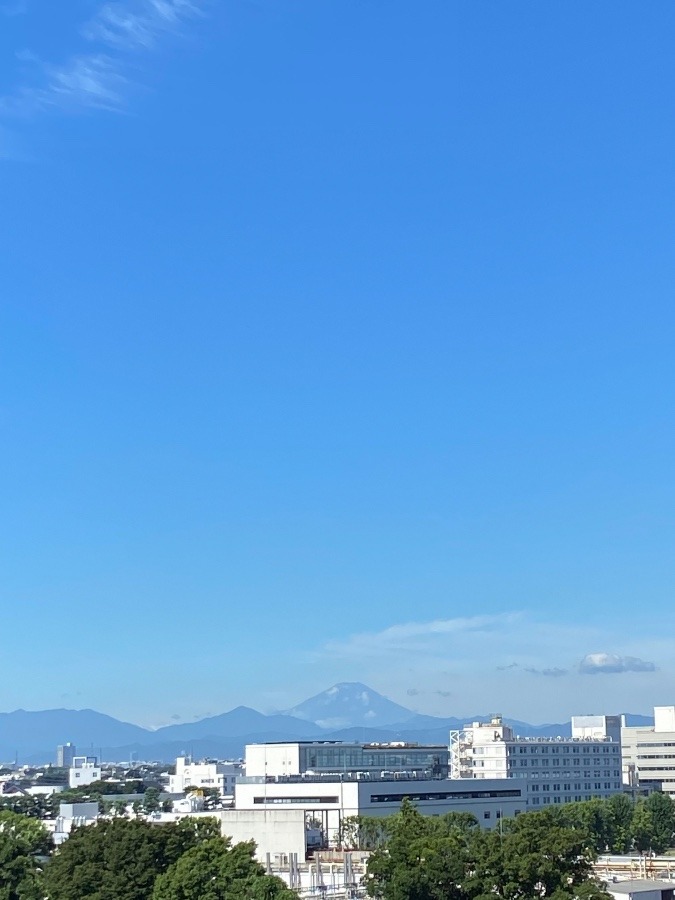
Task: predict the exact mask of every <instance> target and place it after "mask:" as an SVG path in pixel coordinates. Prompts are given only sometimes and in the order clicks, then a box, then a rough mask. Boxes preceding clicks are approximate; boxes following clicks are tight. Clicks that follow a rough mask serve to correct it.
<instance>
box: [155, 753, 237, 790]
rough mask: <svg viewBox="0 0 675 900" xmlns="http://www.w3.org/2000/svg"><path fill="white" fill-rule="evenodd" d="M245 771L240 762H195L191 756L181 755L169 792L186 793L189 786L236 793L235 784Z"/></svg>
mask: <svg viewBox="0 0 675 900" xmlns="http://www.w3.org/2000/svg"><path fill="white" fill-rule="evenodd" d="M242 772H243V763H240V762H211V761H205V762H193V761H192V759H191V758H190V757H189V756H179V757H178V759H177V760H176V773H175V775H169V793H170V794H184V793H185V791H186V790H187V788H189V787H196V788H199V789H200V790H203V789H204V788H215V789H216V790H217V791H218V793H219V794H220V795H221V797H223V796H231V795H232V794H234V785H235V782H236V780H237V778H238V776H239V775H241V774H242Z"/></svg>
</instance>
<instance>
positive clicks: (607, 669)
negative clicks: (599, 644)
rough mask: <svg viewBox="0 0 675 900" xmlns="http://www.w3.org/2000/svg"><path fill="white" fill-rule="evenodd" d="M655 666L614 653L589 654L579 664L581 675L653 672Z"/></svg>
mask: <svg viewBox="0 0 675 900" xmlns="http://www.w3.org/2000/svg"><path fill="white" fill-rule="evenodd" d="M655 671H656V666H655V665H654V663H653V662H649V661H648V660H644V659H638V657H637V656H617V655H616V654H614V653H589V654H587V655H586V656H584V658H583V659H582V660H581V662H580V663H579V672H580V673H581V674H582V675H600V674H604V675H619V674H622V673H623V672H655Z"/></svg>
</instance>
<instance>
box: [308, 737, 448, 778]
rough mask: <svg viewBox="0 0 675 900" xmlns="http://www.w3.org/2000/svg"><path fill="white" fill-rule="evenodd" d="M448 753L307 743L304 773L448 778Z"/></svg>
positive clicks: (446, 751)
mask: <svg viewBox="0 0 675 900" xmlns="http://www.w3.org/2000/svg"><path fill="white" fill-rule="evenodd" d="M448 759H449V753H448V750H446V749H445V748H443V747H412V746H401V747H393V746H391V745H389V746H381V747H378V746H373V745H368V744H364V745H358V744H306V745H304V746H301V747H300V771H301V772H303V773H304V772H335V773H340V772H378V774H379V773H380V772H409V773H412V772H417V773H420V774H422V773H424V774H425V775H427V776H429V777H432V778H447V776H448Z"/></svg>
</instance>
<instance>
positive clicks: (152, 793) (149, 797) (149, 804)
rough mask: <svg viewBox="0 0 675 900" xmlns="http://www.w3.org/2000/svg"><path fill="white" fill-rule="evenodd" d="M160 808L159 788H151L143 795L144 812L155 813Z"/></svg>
mask: <svg viewBox="0 0 675 900" xmlns="http://www.w3.org/2000/svg"><path fill="white" fill-rule="evenodd" d="M159 807H160V803H159V791H158V790H157V788H154V787H149V788H148V789H147V791H146V792H145V794H144V795H143V812H146V813H154V812H157V810H158V809H159Z"/></svg>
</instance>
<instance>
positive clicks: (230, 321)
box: [0, 0, 675, 726]
mask: <svg viewBox="0 0 675 900" xmlns="http://www.w3.org/2000/svg"><path fill="white" fill-rule="evenodd" d="M67 7H68V8H67V9H65V8H64V4H55V3H49V2H46V0H25V2H20V3H16V2H9V0H5V2H3V0H0V189H1V190H2V196H3V213H4V215H3V216H2V246H3V253H2V254H1V257H0V279H1V283H2V288H3V289H2V295H3V300H2V303H1V304H0V360H1V362H0V367H1V369H2V375H3V377H2V379H1V384H0V427H1V428H2V436H3V437H2V440H1V441H0V472H2V482H1V483H0V497H2V501H1V509H2V515H1V517H0V529H1V531H0V573H1V575H0V613H1V614H2V621H3V625H4V628H3V630H4V632H5V635H6V638H5V641H4V642H3V654H2V662H1V663H0V710H3V711H5V710H6V711H8V710H12V709H17V708H27V709H46V708H57V707H61V706H67V707H77V708H85V707H89V708H93V709H98V710H101V711H103V712H106V713H109V714H110V715H113V716H115V717H117V718H120V719H124V720H127V721H132V722H138V723H140V724H144V725H147V726H157V725H162V724H167V723H169V722H171V721H177V719H176V718H174V717H178V719H179V720H181V721H190V720H191V719H193V718H196V717H198V718H201V717H204V716H208V715H214V714H217V713H220V712H223V711H224V710H227V709H230V708H232V707H234V706H236V705H238V704H240V703H241V704H245V705H248V706H251V707H253V708H256V709H261V710H262V711H265V712H270V711H273V710H279V709H289V708H291V707H293V705H294V704H296V703H297V702H299V701H300V700H302V699H304V697H306V696H308V695H309V694H311V693H312V692H314V691H316V690H321V689H323V688H325V687H327V686H329V685H330V684H333V683H336V682H347V681H359V682H363V683H365V684H367V685H370V686H371V687H372V688H373V689H375V690H377V691H379V692H380V693H382V694H384V695H385V696H387V697H391V699H393V700H395V701H396V702H398V703H401V704H402V705H404V706H408V707H410V708H412V709H415V710H417V711H419V712H422V713H428V714H432V715H439V716H442V715H456V716H462V715H470V714H475V713H479V712H482V713H489V712H492V711H500V710H501V711H502V712H504V713H505V714H508V715H510V716H512V717H515V718H519V719H523V720H526V721H533V722H544V721H546V720H549V721H551V720H553V721H558V720H563V719H566V718H568V717H569V716H570V715H572V714H575V713H576V714H581V713H587V712H588V713H598V714H602V713H615V712H618V711H625V712H635V713H644V714H649V711H650V710H651V708H652V707H653V706H654V705H661V704H672V703H673V702H675V663H673V661H672V660H673V652H672V651H673V640H672V633H673V625H674V624H675V622H674V619H675V614H674V613H673V603H672V595H673V588H674V586H675V571H674V565H675V562H674V560H675V554H673V546H674V544H675V519H674V518H673V513H672V510H673V508H674V501H675V479H674V477H673V464H672V460H673V458H675V426H674V425H673V417H672V415H671V410H672V408H673V403H674V401H675V377H674V373H673V365H672V359H673V339H672V335H673V330H674V326H675V309H674V307H673V303H672V296H673V287H674V286H675V285H674V281H675V272H674V270H673V263H672V237H673V233H674V230H675V202H673V201H674V199H675V198H674V197H673V194H674V187H675V185H674V183H673V166H672V160H671V153H670V148H671V147H672V145H673V140H674V139H675V124H674V123H673V119H672V114H671V106H672V101H671V97H670V83H671V82H672V77H673V76H674V75H675V72H674V71H673V70H674V69H675V60H673V57H672V48H671V43H672V42H671V41H670V40H669V36H670V33H671V26H673V25H675V8H674V7H673V6H672V4H670V3H667V2H666V0H656V2H654V3H652V4H650V5H649V6H648V7H644V6H641V7H639V8H638V7H637V6H636V5H635V4H634V3H631V2H628V0H613V2H611V3H610V2H609V0H598V2H597V3H594V4H592V5H591V6H589V5H587V4H583V5H582V4H581V3H577V4H570V3H569V0H549V2H547V3H546V4H542V3H540V2H536V0H514V2H512V3H509V4H502V5H499V4H496V3H494V2H489V0H429V2H428V3H427V4H424V6H423V8H422V9H419V8H415V9H412V8H411V6H410V4H409V3H404V2H403V0H388V2H387V4H386V7H385V6H383V5H382V4H380V3H378V2H376V0H367V2H362V0H359V2H357V0H339V2H338V0H322V2H319V3H308V2H303V0H291V2H288V3H284V4H282V5H281V6H280V5H279V4H276V3H273V2H271V0H257V2H256V3H249V2H221V3H217V2H213V0H208V2H206V0H205V2H201V0H189V2H188V0H166V2H163V3H156V2H151V0H115V2H110V0H107V2H97V0H86V2H84V0H83V2H81V3H80V2H77V3H73V4H67ZM580 703H581V705H582V706H583V708H581V709H580V708H579V706H580Z"/></svg>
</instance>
